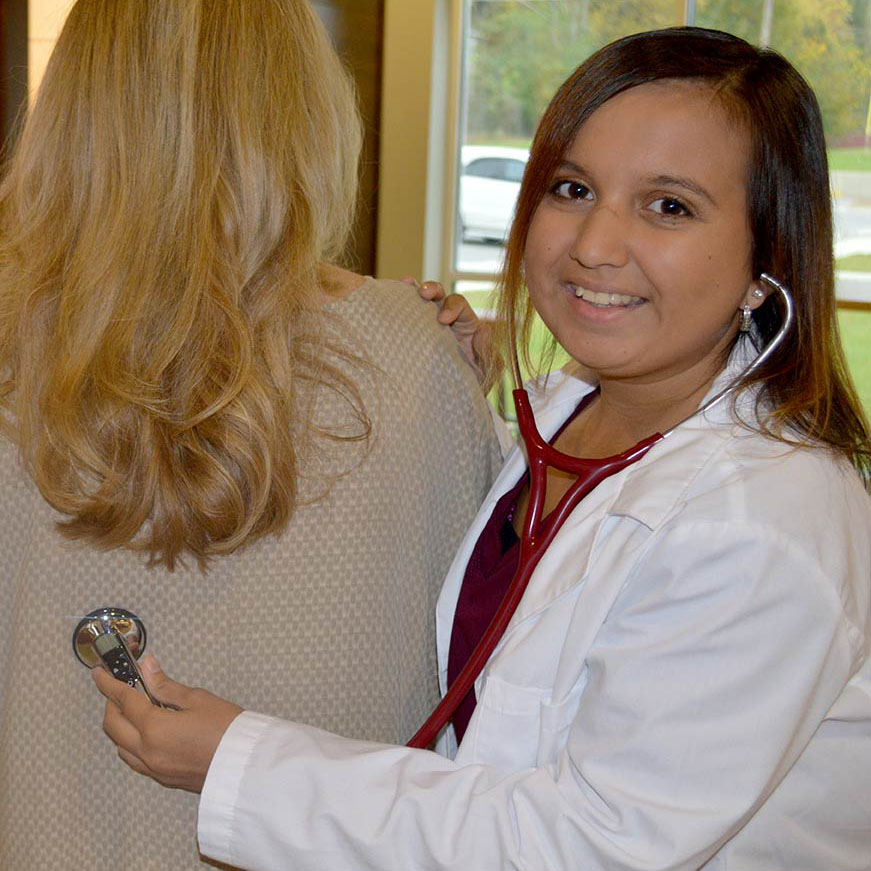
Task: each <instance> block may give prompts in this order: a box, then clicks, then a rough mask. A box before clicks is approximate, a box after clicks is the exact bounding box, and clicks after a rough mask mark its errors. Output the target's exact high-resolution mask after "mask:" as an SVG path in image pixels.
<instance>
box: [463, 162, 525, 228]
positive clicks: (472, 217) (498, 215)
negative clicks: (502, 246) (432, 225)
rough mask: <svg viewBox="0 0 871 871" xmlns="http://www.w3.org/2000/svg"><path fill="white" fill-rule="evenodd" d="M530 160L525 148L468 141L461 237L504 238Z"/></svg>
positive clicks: (464, 165)
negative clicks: (478, 143)
mask: <svg viewBox="0 0 871 871" xmlns="http://www.w3.org/2000/svg"><path fill="white" fill-rule="evenodd" d="M527 160H529V151H527V150H526V149H524V148H501V147H497V146H489V145H464V146H463V149H462V152H461V157H460V164H461V166H460V238H461V239H462V240H466V239H481V240H495V241H497V242H502V241H504V239H505V237H506V236H507V234H508V228H509V227H510V226H511V219H512V217H513V216H514V205H515V203H516V202H517V194H518V193H519V192H520V181H521V179H522V178H523V171H524V169H526V161H527Z"/></svg>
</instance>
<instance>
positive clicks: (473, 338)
mask: <svg viewBox="0 0 871 871" xmlns="http://www.w3.org/2000/svg"><path fill="white" fill-rule="evenodd" d="M402 280H403V281H404V282H405V283H406V284H411V285H413V286H414V287H416V288H417V292H418V295H419V296H420V297H421V299H425V300H428V301H430V302H434V303H435V304H436V305H437V306H438V316H437V319H438V322H439V323H440V324H444V325H445V326H448V327H450V328H451V332H452V333H453V335H454V338H455V339H456V340H457V344H458V345H459V346H460V353H461V354H462V355H463V359H464V360H465V361H466V362H467V363H468V364H469V366H471V368H472V370H473V371H474V373H475V375H476V377H477V378H478V382H479V383H480V384H481V386H482V388H483V389H484V391H485V392H487V391H489V389H490V387H492V385H493V381H494V380H495V377H496V375H497V374H498V370H499V367H494V366H493V365H492V362H493V361H492V359H491V357H492V355H493V353H494V352H493V349H492V346H491V341H490V338H491V337H490V323H489V322H488V321H486V320H482V319H481V318H479V317H478V315H477V314H476V313H475V310H474V309H473V308H472V306H471V305H470V304H469V301H468V300H467V299H466V298H465V297H464V296H463V295H462V294H459V293H450V294H449V293H446V292H445V289H444V287H443V286H442V285H441V284H440V283H439V282H437V281H424V282H423V283H422V284H418V282H417V281H416V280H415V279H414V278H403V279H402Z"/></svg>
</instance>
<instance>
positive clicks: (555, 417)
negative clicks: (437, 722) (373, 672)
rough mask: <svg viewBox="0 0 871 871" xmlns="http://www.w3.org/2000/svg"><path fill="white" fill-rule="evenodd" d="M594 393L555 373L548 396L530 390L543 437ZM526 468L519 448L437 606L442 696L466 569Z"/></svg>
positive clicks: (471, 531)
mask: <svg viewBox="0 0 871 871" xmlns="http://www.w3.org/2000/svg"><path fill="white" fill-rule="evenodd" d="M592 389H593V386H592V385H590V384H588V383H586V382H584V381H581V380H580V379H578V378H575V377H573V376H571V375H567V374H565V373H564V372H555V373H553V374H552V375H551V377H550V380H549V384H548V391H547V394H545V393H544V392H541V393H536V392H534V391H533V390H531V389H530V391H529V394H530V401H531V403H532V406H533V411H534V413H535V417H536V424H537V426H538V430H539V432H540V433H541V435H542V437H543V438H545V439H548V440H549V439H550V438H552V436H553V435H554V433H556V431H557V430H558V429H559V428H560V426H561V425H562V423H563V421H565V419H566V418H567V417H568V416H569V414H571V412H572V411H573V410H574V409H575V408H576V407H577V404H578V402H580V400H581V397H582V396H584V395H585V394H586V393H589V392H590V390H592ZM526 468H527V463H526V454H525V452H524V450H523V448H522V447H521V446H520V445H517V446H516V447H515V448H514V449H513V450H512V451H511V452H510V453H509V455H508V457H507V458H506V460H505V464H504V466H503V467H502V471H501V472H500V473H499V475H498V476H497V478H496V481H495V483H494V484H493V487H492V489H491V490H490V492H489V493H488V495H487V498H486V499H485V500H484V504H483V505H482V506H481V508H480V510H479V511H478V514H477V516H476V517H475V520H474V521H473V523H472V525H471V527H470V529H469V532H468V533H467V534H466V537H465V539H464V540H463V543H462V544H461V545H460V549H459V551H458V552H457V555H456V557H455V558H454V561H453V563H452V564H451V568H450V570H449V571H448V575H447V578H446V579H445V583H444V586H443V587H442V591H441V594H440V595H439V600H438V604H437V605H436V644H437V647H438V654H439V682H440V684H441V687H442V692H445V691H446V690H445V687H446V680H447V656H448V648H449V646H450V640H451V632H452V630H453V623H454V611H455V610H456V607H457V599H458V598H459V595H460V587H461V586H462V583H463V578H464V577H465V573H466V566H467V565H468V562H469V558H470V557H471V555H472V551H473V550H474V548H475V545H476V544H477V542H478V538H479V537H480V535H481V530H482V529H483V528H484V525H485V524H486V523H487V521H488V520H489V519H490V515H491V514H492V513H493V508H494V507H495V506H496V503H497V502H498V501H499V499H500V498H501V497H502V496H503V495H504V494H505V493H507V492H508V491H509V490H510V489H511V488H512V487H514V485H515V484H516V483H517V482H518V480H519V479H520V477H521V475H523V473H524V472H525V471H526Z"/></svg>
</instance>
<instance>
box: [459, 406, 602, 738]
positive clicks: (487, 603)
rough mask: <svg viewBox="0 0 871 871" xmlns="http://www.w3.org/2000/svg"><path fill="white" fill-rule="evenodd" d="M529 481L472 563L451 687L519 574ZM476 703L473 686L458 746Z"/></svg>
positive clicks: (495, 521)
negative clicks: (522, 507)
mask: <svg viewBox="0 0 871 871" xmlns="http://www.w3.org/2000/svg"><path fill="white" fill-rule="evenodd" d="M597 394H598V390H594V391H592V392H590V393H588V394H587V395H586V396H584V397H583V399H581V401H580V403H579V404H578V407H577V408H576V409H575V410H574V412H573V413H572V414H571V415H570V416H569V417H568V419H567V420H566V421H565V423H563V425H562V426H561V427H560V428H559V430H558V431H557V433H556V434H555V435H554V436H553V438H552V439H551V444H552V443H553V442H554V441H556V439H557V438H558V437H559V435H560V433H562V431H563V430H564V429H565V428H566V427H567V426H568V425H569V424H570V423H571V422H572V421H573V420H574V419H575V418H576V417H577V416H578V414H580V412H581V411H582V410H583V409H584V408H585V407H586V406H587V404H588V403H589V402H590V401H591V400H592V399H593V397H594V396H596V395H597ZM528 481H529V471H528V470H527V471H526V472H525V473H524V475H523V476H522V477H521V479H520V480H519V481H518V482H517V484H515V486H514V487H513V488H512V489H511V490H509V491H508V492H507V493H505V494H504V495H503V496H502V497H501V498H500V499H499V501H498V502H497V503H496V507H495V508H494V509H493V513H492V514H491V515H490V519H489V520H488V521H487V523H486V525H485V526H484V528H483V529H482V530H481V535H480V536H479V537H478V541H477V543H476V544H475V548H474V550H473V551H472V556H471V557H470V558H469V563H468V565H467V566H466V574H465V575H464V576H463V584H462V586H461V587H460V595H459V598H458V599H457V609H456V612H455V613H454V625H453V628H452V629H451V644H450V647H449V648H448V686H450V685H451V684H453V682H454V681H455V680H456V679H457V677H458V675H459V674H460V672H461V671H462V670H463V666H464V665H465V664H466V663H467V662H468V661H469V659H470V658H471V656H472V653H473V651H474V650H475V647H476V645H477V644H478V642H479V641H480V640H481V638H482V637H483V635H484V633H485V632H486V631H487V627H488V626H489V625H490V621H491V620H492V619H493V617H494V616H495V615H496V611H497V610H498V609H499V605H500V603H501V602H502V599H503V598H504V597H505V593H506V592H507V590H508V587H509V585H510V584H511V581H512V579H513V578H514V575H515V574H516V572H517V565H518V563H519V561H520V539H519V538H518V537H517V533H516V532H515V531H514V526H513V522H512V521H513V520H514V512H515V510H516V509H517V500H518V499H519V497H520V492H521V491H522V490H523V487H524V486H525V485H526V484H527V482H528ZM549 520H550V515H548V517H546V518H545V519H544V524H545V525H546V524H547V523H548V521H549ZM476 703H477V700H476V698H475V689H474V687H473V688H472V689H470V690H469V692H468V693H467V694H466V696H465V698H464V699H463V701H462V702H460V705H459V707H458V708H457V710H456V712H455V713H454V716H453V719H452V722H453V724H454V731H455V732H456V735H457V743H459V742H460V741H462V740H463V735H464V734H465V733H466V728H467V726H468V725H469V720H470V719H471V718H472V712H473V711H474V710H475V705H476Z"/></svg>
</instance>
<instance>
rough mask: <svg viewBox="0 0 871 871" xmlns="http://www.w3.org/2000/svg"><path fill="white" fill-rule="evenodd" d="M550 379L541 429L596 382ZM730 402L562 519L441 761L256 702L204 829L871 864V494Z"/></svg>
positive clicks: (659, 863) (475, 855)
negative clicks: (262, 710) (272, 713)
mask: <svg viewBox="0 0 871 871" xmlns="http://www.w3.org/2000/svg"><path fill="white" fill-rule="evenodd" d="M557 382H558V383H557V384H556V385H555V386H554V387H553V388H552V389H551V390H550V391H549V394H548V397H547V402H546V407H545V408H543V409H541V410H540V411H539V413H538V422H539V428H540V429H541V431H542V434H543V435H544V436H545V437H550V436H551V435H552V434H553V433H554V432H555V431H556V429H557V428H558V426H559V424H560V423H561V422H562V421H563V420H564V419H565V418H566V416H567V415H568V413H569V412H570V411H571V410H572V409H573V408H574V407H575V405H576V404H577V401H578V399H579V397H580V396H581V395H582V394H583V393H584V392H585V391H586V390H588V389H589V387H588V386H587V385H584V384H583V383H582V382H579V381H577V380H575V379H572V378H570V377H559V378H557ZM718 386H719V384H718V385H715V388H714V389H717V387H718ZM728 406H729V403H728V402H726V403H722V404H721V405H720V406H718V407H717V409H716V410H714V411H711V412H708V414H707V415H705V416H704V417H702V416H699V417H696V418H693V419H692V420H691V421H689V422H687V423H686V424H683V425H682V426H681V427H680V428H679V429H678V430H677V431H675V432H674V433H673V434H672V435H671V436H669V437H668V438H667V439H665V440H664V441H663V442H660V443H659V444H657V445H656V446H654V448H653V449H652V450H651V451H650V452H649V453H648V454H647V455H646V456H645V457H644V458H643V459H642V460H641V461H640V462H639V463H637V464H635V465H634V466H631V467H629V468H628V469H626V470H624V471H623V472H621V473H619V474H618V475H616V476H614V477H612V478H610V479H608V480H607V481H605V482H604V483H602V484H601V485H600V486H599V487H598V488H597V489H596V490H594V491H593V492H592V493H591V494H590V495H589V496H587V497H586V499H585V500H584V501H583V502H582V503H581V505H579V506H578V508H577V509H576V510H575V511H574V513H573V514H572V515H571V516H570V517H569V519H568V520H567V521H566V523H565V526H564V528H563V529H562V530H561V531H560V532H559V534H558V535H557V536H556V538H555V540H554V542H553V544H552V545H551V547H550V549H549V551H548V552H547V553H546V554H545V555H544V557H543V558H542V560H541V562H540V564H539V566H538V567H537V569H536V571H535V573H534V574H533V576H532V579H531V582H530V585H529V589H528V590H527V593H526V595H525V596H524V598H523V600H522V602H521V604H520V607H519V609H518V611H517V613H516V614H515V616H514V618H513V620H512V622H511V625H510V626H509V629H508V631H507V633H506V635H505V637H504V638H503V639H502V641H501V642H500V645H499V646H498V648H497V649H496V651H495V653H494V654H493V656H492V658H491V660H490V662H489V664H488V666H487V668H486V669H485V671H484V673H483V675H482V676H481V678H480V679H479V681H478V684H477V690H478V692H477V696H478V699H479V703H478V706H477V708H476V711H475V714H474V716H473V718H472V721H471V723H470V725H469V729H468V731H467V733H466V736H465V738H464V740H463V742H462V744H461V746H460V747H459V750H458V752H457V753H456V757H455V759H450V758H445V757H444V756H441V755H438V754H435V753H432V752H428V751H421V750H408V749H405V748H399V747H385V746H382V745H373V744H366V743H363V742H358V741H353V740H349V739H345V738H340V737H337V736H333V735H329V734H327V733H324V732H320V731H318V730H316V729H312V728H309V727H305V726H299V725H296V724H289V723H285V722H282V721H278V720H274V719H272V718H269V717H263V716H261V715H258V714H254V713H247V712H246V713H245V714H242V715H241V716H240V717H239V718H237V720H236V721H235V722H234V723H233V724H232V725H231V727H230V729H229V730H228V732H227V734H226V735H225V737H224V739H223V741H222V742H221V745H220V747H219V749H218V752H217V754H216V756H215V759H214V761H213V763H212V767H211V769H210V771H209V774H208V777H207V780H206V785H205V788H204V790H203V794H202V798H201V802H200V821H199V838H200V847H201V850H202V851H203V852H204V853H205V854H206V855H208V856H211V857H213V858H215V859H218V860H221V861H224V862H228V863H230V864H234V865H240V866H243V867H245V868H251V869H295V871H301V869H312V871H315V869H317V871H343V869H384V871H397V869H402V871H406V869H418V868H421V869H424V868H425V869H456V871H487V869H494V871H495V869H500V871H502V869H548V871H556V869H567V871H568V869H572V871H604V869H608V871H641V869H644V871H654V869H676V871H677V869H685V871H689V869H699V868H705V869H706V871H869V869H871V664H869V638H871V616H869V615H871V604H869V598H871V500H869V498H868V496H867V494H866V493H865V492H864V490H863V489H862V487H861V484H860V482H859V480H858V477H857V476H856V475H855V473H854V472H853V470H852V469H851V468H849V466H847V465H846V464H844V463H843V462H840V461H837V460H834V459H832V458H831V457H830V456H829V455H828V454H827V453H826V452H823V451H820V450H807V449H804V450H793V449H789V448H787V447H786V446H784V445H782V444H779V443H776V442H774V441H772V440H769V439H765V438H763V437H761V436H759V435H756V434H753V433H750V432H747V431H746V430H742V429H739V428H737V427H735V426H734V425H733V424H732V423H731V417H730V411H729V407H728ZM523 468H524V460H523V458H522V456H521V455H520V453H519V452H518V453H515V454H514V455H513V456H511V457H509V459H508V461H507V463H506V466H505V469H504V470H503V473H502V474H501V476H500V477H499V479H498V480H497V482H496V484H495V486H494V488H493V491H492V492H491V494H490V496H489V497H488V499H487V501H486V503H485V505H484V506H483V507H482V509H481V513H480V515H479V517H478V518H477V520H476V521H475V524H474V526H473V527H472V529H471V530H470V532H469V535H468V537H467V539H466V541H465V542H464V544H463V546H462V549H461V551H460V553H459V554H458V557H457V560H456V561H455V564H454V566H453V568H452V570H451V573H450V575H449V577H448V579H447V581H446V584H445V588H444V591H443V594H442V597H441V600H440V603H439V609H438V639H439V649H440V661H441V667H442V672H443V673H444V669H445V664H446V659H447V644H448V641H449V637H450V627H451V622H452V617H453V610H454V606H455V603H456V599H457V595H458V591H459V586H460V583H461V580H462V576H463V573H464V569H465V563H466V560H467V558H468V556H469V553H470V552H471V549H472V547H473V546H474V543H475V541H476V540H477V537H478V533H479V532H480V529H481V527H482V525H483V524H484V522H485V521H486V518H487V517H488V516H489V514H490V512H491V510H492V508H493V505H494V504H495V502H496V500H497V499H498V498H499V496H500V495H501V494H502V493H504V492H505V491H506V490H507V489H508V488H510V487H511V486H512V485H513V484H514V483H515V482H516V481H517V479H518V477H519V475H520V473H521V471H522V470H523ZM443 743H447V745H449V744H450V736H448V739H447V741H446V742H443ZM448 749H449V750H450V747H449V746H448Z"/></svg>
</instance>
